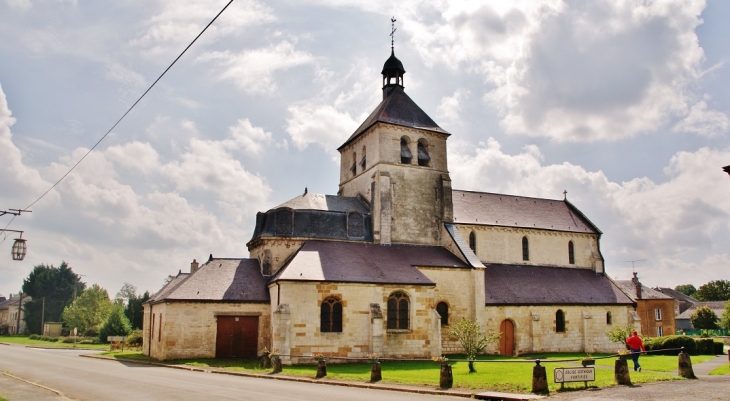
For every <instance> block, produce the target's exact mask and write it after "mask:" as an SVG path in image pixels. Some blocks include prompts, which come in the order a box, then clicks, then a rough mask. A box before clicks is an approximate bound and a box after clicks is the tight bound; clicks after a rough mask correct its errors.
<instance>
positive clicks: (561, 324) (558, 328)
mask: <svg viewBox="0 0 730 401" xmlns="http://www.w3.org/2000/svg"><path fill="white" fill-rule="evenodd" d="M555 332H556V333H565V314H564V313H563V311H562V310H560V309H558V311H557V312H555Z"/></svg>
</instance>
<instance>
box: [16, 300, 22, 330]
mask: <svg viewBox="0 0 730 401" xmlns="http://www.w3.org/2000/svg"><path fill="white" fill-rule="evenodd" d="M22 307H23V291H20V298H19V299H18V324H17V325H16V326H15V334H20V313H21V310H22V309H21V308H22Z"/></svg>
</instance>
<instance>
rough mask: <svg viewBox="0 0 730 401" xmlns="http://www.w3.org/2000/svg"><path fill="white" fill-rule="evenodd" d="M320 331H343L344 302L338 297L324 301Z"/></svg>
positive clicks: (321, 309) (321, 310)
mask: <svg viewBox="0 0 730 401" xmlns="http://www.w3.org/2000/svg"><path fill="white" fill-rule="evenodd" d="M319 310H320V320H319V331H321V332H322V333H342V302H340V300H339V299H337V298H333V297H330V298H327V299H325V300H324V301H322V306H320V308H319Z"/></svg>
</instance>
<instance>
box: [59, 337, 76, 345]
mask: <svg viewBox="0 0 730 401" xmlns="http://www.w3.org/2000/svg"><path fill="white" fill-rule="evenodd" d="M61 341H63V342H64V343H65V344H73V343H74V337H64V338H63V340H61Z"/></svg>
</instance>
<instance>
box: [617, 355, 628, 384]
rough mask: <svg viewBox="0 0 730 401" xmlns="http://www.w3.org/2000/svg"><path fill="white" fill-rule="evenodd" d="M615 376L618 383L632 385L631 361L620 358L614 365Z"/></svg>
mask: <svg viewBox="0 0 730 401" xmlns="http://www.w3.org/2000/svg"><path fill="white" fill-rule="evenodd" d="M613 378H614V380H615V381H616V384H624V385H627V386H631V376H630V375H629V363H628V362H627V361H626V359H623V358H618V359H616V362H615V363H614V365H613Z"/></svg>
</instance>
